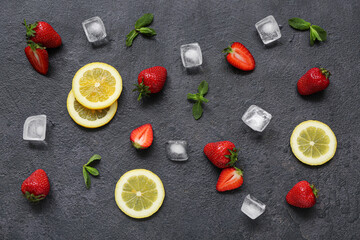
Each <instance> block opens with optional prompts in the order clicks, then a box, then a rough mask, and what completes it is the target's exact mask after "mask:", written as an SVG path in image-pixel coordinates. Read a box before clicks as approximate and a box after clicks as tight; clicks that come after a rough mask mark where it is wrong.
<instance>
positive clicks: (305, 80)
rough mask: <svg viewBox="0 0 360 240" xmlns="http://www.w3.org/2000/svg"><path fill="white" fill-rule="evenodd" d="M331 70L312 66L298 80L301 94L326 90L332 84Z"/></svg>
mask: <svg viewBox="0 0 360 240" xmlns="http://www.w3.org/2000/svg"><path fill="white" fill-rule="evenodd" d="M330 75H331V74H330V72H329V71H328V70H326V69H324V68H311V69H310V70H309V71H307V72H306V73H305V74H304V75H303V76H302V77H301V78H300V79H299V81H298V82H297V89H298V92H299V93H300V94H301V95H310V94H313V93H316V92H319V91H322V90H324V89H325V88H327V87H328V86H329V84H330V82H329V77H330Z"/></svg>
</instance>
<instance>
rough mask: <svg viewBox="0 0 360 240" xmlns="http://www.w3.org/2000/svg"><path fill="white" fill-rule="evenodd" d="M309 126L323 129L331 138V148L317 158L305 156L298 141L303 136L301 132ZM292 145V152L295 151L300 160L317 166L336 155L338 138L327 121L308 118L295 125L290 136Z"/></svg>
mask: <svg viewBox="0 0 360 240" xmlns="http://www.w3.org/2000/svg"><path fill="white" fill-rule="evenodd" d="M309 127H315V128H320V129H322V130H323V131H324V132H325V134H326V135H327V136H328V137H329V139H330V142H329V144H328V146H329V149H328V150H327V152H326V153H325V154H322V155H321V154H320V156H319V157H316V158H313V157H311V156H310V157H309V156H305V155H304V153H303V152H302V151H300V149H299V144H298V141H297V139H298V138H301V137H300V133H301V132H302V131H303V130H305V129H308V128H309ZM290 146H291V150H292V152H293V153H294V155H295V157H296V158H297V159H298V160H299V161H301V162H303V163H305V164H308V165H312V166H317V165H322V164H324V163H326V162H328V161H329V160H330V159H332V158H333V157H334V155H335V152H336V148H337V140H336V136H335V134H334V132H333V131H332V130H331V128H330V127H329V126H328V125H326V124H325V123H322V122H320V121H316V120H308V121H305V122H302V123H300V124H299V125H297V126H296V127H295V129H294V131H293V133H292V134H291V137H290Z"/></svg>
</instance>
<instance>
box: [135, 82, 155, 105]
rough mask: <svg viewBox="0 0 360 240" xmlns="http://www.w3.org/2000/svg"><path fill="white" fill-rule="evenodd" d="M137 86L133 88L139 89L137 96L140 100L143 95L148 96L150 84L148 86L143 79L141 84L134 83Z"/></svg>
mask: <svg viewBox="0 0 360 240" xmlns="http://www.w3.org/2000/svg"><path fill="white" fill-rule="evenodd" d="M134 86H136V88H135V89H133V92H135V91H138V92H139V96H138V98H137V100H138V101H140V100H141V98H142V97H144V96H145V97H148V96H149V94H150V93H151V91H150V90H149V86H146V85H145V84H144V82H143V81H142V82H141V83H140V84H134Z"/></svg>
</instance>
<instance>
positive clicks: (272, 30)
mask: <svg viewBox="0 0 360 240" xmlns="http://www.w3.org/2000/svg"><path fill="white" fill-rule="evenodd" d="M255 27H256V30H257V31H258V33H259V35H260V37H261V40H262V41H263V43H264V44H269V43H272V42H274V41H276V40H278V39H279V38H281V32H280V28H279V25H278V24H277V22H276V20H275V18H274V17H273V16H272V15H270V16H267V17H266V18H264V19H261V20H260V21H259V22H257V23H256V24H255Z"/></svg>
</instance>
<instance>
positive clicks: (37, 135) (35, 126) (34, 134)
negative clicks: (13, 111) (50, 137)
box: [23, 115, 46, 141]
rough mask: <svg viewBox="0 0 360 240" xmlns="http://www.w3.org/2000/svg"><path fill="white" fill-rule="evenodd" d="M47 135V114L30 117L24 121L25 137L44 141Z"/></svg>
mask: <svg viewBox="0 0 360 240" xmlns="http://www.w3.org/2000/svg"><path fill="white" fill-rule="evenodd" d="M45 135H46V115H37V116H31V117H28V118H27V119H26V120H25V123H24V131H23V139H24V140H30V141H43V140H45Z"/></svg>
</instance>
